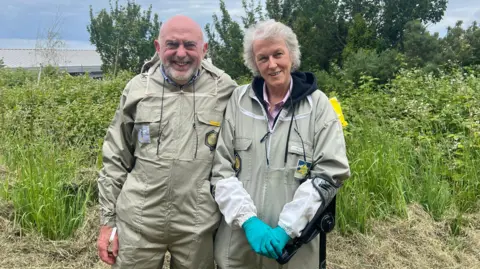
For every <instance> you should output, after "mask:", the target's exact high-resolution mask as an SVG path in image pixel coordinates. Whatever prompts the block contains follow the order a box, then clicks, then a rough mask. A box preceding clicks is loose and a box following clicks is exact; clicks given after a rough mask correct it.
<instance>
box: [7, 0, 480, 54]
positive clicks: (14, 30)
mask: <svg viewBox="0 0 480 269" xmlns="http://www.w3.org/2000/svg"><path fill="white" fill-rule="evenodd" d="M319 1H320V0H319ZM398 1H405V0H398ZM125 2H126V0H120V1H119V3H125ZM135 2H136V3H138V4H140V5H141V6H142V8H147V7H148V6H149V5H152V10H153V12H155V13H157V14H158V15H159V19H160V20H161V21H164V20H165V19H167V18H169V17H170V16H172V15H174V14H184V15H187V16H190V17H192V18H193V19H194V20H195V21H197V22H198V23H199V24H200V25H202V27H203V26H205V25H206V24H207V23H210V22H212V15H213V14H214V13H217V14H219V12H220V9H219V1H218V0H137V1H135ZM225 4H226V7H227V9H228V11H229V13H230V15H231V16H232V18H233V19H234V20H237V21H239V22H240V21H241V16H242V15H243V14H244V13H243V8H242V6H241V1H240V0H225ZM90 6H92V8H93V11H94V13H96V12H98V11H100V10H101V9H102V8H108V7H109V1H108V0H83V1H78V0H0V7H2V8H1V9H0V48H34V47H35V43H36V40H37V38H38V37H39V36H41V33H42V32H44V31H45V29H48V28H49V27H51V25H52V24H53V22H54V20H55V18H56V17H57V14H59V15H60V16H59V17H60V19H61V23H60V25H61V30H60V36H61V38H62V39H64V40H65V41H66V47H67V48H69V49H94V47H93V46H92V45H91V44H90V42H89V33H88V32H87V25H88V24H89V22H90V15H89V10H90ZM458 20H463V21H464V26H469V25H471V23H472V22H473V21H474V20H476V21H478V22H480V0H450V1H449V3H448V6H447V10H446V12H445V15H444V17H443V20H442V21H440V22H439V23H437V24H434V25H433V24H432V25H428V29H429V30H430V31H431V32H439V33H440V36H443V35H444V34H445V32H446V28H447V27H448V26H454V25H455V22H456V21H458Z"/></svg>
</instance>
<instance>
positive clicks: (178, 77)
mask: <svg viewBox="0 0 480 269" xmlns="http://www.w3.org/2000/svg"><path fill="white" fill-rule="evenodd" d="M195 71H196V68H195V67H193V66H192V67H191V68H190V69H188V71H187V73H183V72H182V73H183V74H181V72H178V71H177V70H175V69H173V68H172V67H171V66H166V67H165V73H166V74H167V76H168V77H169V78H171V79H173V80H174V81H183V82H188V81H190V79H191V78H192V77H193V75H194V74H195Z"/></svg>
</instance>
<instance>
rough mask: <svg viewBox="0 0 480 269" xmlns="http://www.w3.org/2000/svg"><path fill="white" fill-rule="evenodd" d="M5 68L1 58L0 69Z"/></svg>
mask: <svg viewBox="0 0 480 269" xmlns="http://www.w3.org/2000/svg"><path fill="white" fill-rule="evenodd" d="M4 67H5V63H4V62H3V58H2V59H0V68H4Z"/></svg>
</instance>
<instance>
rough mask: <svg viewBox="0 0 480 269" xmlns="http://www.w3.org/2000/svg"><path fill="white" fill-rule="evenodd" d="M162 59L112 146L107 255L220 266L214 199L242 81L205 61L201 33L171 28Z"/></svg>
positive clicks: (106, 192)
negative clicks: (218, 159)
mask: <svg viewBox="0 0 480 269" xmlns="http://www.w3.org/2000/svg"><path fill="white" fill-rule="evenodd" d="M155 49H156V54H155V56H154V57H153V58H152V59H151V60H150V61H149V62H147V63H145V65H144V66H143V68H142V72H141V74H139V75H137V76H136V77H134V78H133V79H132V80H130V81H129V82H128V84H127V85H126V87H125V89H124V91H123V94H122V97H121V99H120V105H119V107H118V109H117V111H116V113H115V116H114V118H113V121H112V123H111V124H110V126H109V128H108V130H107V134H106V136H105V142H104V144H103V168H102V170H101V171H100V176H99V179H98V188H99V200H100V207H101V227H100V234H99V237H98V241H97V246H98V254H99V256H100V258H101V260H103V261H104V262H105V263H107V264H110V265H113V268H142V269H149V268H152V269H153V268H155V269H159V268H162V266H163V263H164V257H165V253H166V251H169V252H170V254H171V261H170V268H171V269H179V268H185V269H187V268H188V269H193V268H198V269H202V268H208V269H210V268H213V266H214V262H213V233H214V231H215V229H216V228H217V226H218V224H219V221H220V213H219V211H218V209H217V205H216V203H215V201H214V199H213V197H212V195H211V193H210V182H209V178H210V173H211V168H212V159H213V156H214V149H215V147H216V142H217V135H218V132H219V129H220V125H221V123H222V121H223V114H224V110H225V107H226V105H227V101H228V99H229V97H230V95H231V93H232V92H233V90H234V89H235V87H236V86H237V85H236V83H235V82H234V81H233V80H232V79H231V78H230V76H228V75H227V74H226V73H224V72H223V71H222V70H220V69H218V68H216V67H215V66H213V65H212V64H210V63H209V62H207V61H205V60H203V59H204V56H205V53H206V52H207V44H206V43H205V42H204V41H203V33H202V30H201V27H200V26H199V25H198V24H197V23H196V22H194V21H193V20H192V19H190V18H188V17H185V16H175V17H173V18H171V19H170V20H168V21H167V22H165V23H164V24H163V26H162V28H161V30H160V34H159V37H158V40H155Z"/></svg>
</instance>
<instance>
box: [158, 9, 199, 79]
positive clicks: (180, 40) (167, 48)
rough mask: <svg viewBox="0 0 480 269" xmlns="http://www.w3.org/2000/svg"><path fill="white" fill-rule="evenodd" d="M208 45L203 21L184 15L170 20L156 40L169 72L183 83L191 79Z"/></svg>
mask: <svg viewBox="0 0 480 269" xmlns="http://www.w3.org/2000/svg"><path fill="white" fill-rule="evenodd" d="M207 47H208V45H207V43H205V42H204V41H203V33H202V28H201V27H200V25H199V24H198V23H196V22H195V21H194V20H192V19H191V18H189V17H187V16H184V15H176V16H174V17H172V18H170V19H169V20H167V21H166V22H165V23H164V24H163V25H162V28H160V33H159V36H158V40H155V49H156V51H157V53H158V55H159V56H160V59H161V61H162V65H163V68H164V70H165V73H166V74H167V76H168V77H169V78H171V79H172V80H173V81H175V82H176V83H177V84H180V85H184V84H186V83H188V81H189V80H190V79H191V78H192V77H193V76H194V75H195V73H196V71H197V70H198V69H199V68H200V65H201V62H202V60H203V58H204V57H205V53H206V52H207Z"/></svg>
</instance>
